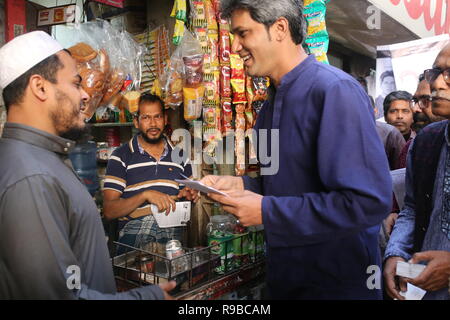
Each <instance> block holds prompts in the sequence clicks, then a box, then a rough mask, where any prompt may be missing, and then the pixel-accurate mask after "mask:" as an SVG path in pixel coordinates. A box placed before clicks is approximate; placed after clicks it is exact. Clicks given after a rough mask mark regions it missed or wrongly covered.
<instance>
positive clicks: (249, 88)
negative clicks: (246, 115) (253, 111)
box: [245, 76, 255, 106]
mask: <svg viewBox="0 0 450 320" xmlns="http://www.w3.org/2000/svg"><path fill="white" fill-rule="evenodd" d="M245 92H246V95H247V102H248V104H249V105H250V106H251V105H252V103H253V101H254V100H255V93H254V92H253V79H252V77H250V76H246V77H245Z"/></svg>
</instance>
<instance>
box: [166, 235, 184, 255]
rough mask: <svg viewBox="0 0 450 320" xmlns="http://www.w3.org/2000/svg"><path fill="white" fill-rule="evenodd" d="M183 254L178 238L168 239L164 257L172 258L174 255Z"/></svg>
mask: <svg viewBox="0 0 450 320" xmlns="http://www.w3.org/2000/svg"><path fill="white" fill-rule="evenodd" d="M182 255H184V250H183V247H182V246H181V242H180V241H178V240H170V241H168V242H167V244H166V257H167V258H169V259H174V258H176V257H179V256H182Z"/></svg>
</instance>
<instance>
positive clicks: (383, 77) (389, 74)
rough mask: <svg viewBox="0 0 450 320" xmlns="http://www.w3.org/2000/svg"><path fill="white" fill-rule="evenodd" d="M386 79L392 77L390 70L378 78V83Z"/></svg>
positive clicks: (392, 73)
mask: <svg viewBox="0 0 450 320" xmlns="http://www.w3.org/2000/svg"><path fill="white" fill-rule="evenodd" d="M387 77H392V78H393V77H394V72H393V71H392V70H387V71H385V72H383V73H382V74H381V76H380V83H381V82H383V81H384V79H385V78H387Z"/></svg>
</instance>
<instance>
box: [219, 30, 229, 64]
mask: <svg viewBox="0 0 450 320" xmlns="http://www.w3.org/2000/svg"><path fill="white" fill-rule="evenodd" d="M219 36H220V39H219V60H220V63H221V64H229V63H230V53H231V44H230V32H229V31H228V30H222V29H221V30H220V34H219Z"/></svg>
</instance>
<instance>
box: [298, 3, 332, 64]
mask: <svg viewBox="0 0 450 320" xmlns="http://www.w3.org/2000/svg"><path fill="white" fill-rule="evenodd" d="M327 3H328V0H307V1H305V2H304V6H305V8H304V11H303V15H304V16H305V19H306V22H307V25H308V27H307V38H306V41H305V44H304V46H306V48H307V49H308V51H309V52H310V53H312V54H314V55H315V57H316V59H317V60H318V61H321V62H324V63H328V58H327V51H328V45H329V36H328V32H327V29H326V20H325V18H326V9H327V7H326V4H327Z"/></svg>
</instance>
